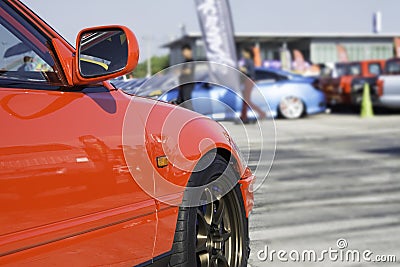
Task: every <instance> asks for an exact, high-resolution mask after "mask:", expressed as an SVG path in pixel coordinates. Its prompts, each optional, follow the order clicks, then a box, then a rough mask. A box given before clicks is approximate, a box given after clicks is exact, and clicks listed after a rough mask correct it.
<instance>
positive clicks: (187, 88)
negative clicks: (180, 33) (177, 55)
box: [178, 44, 195, 110]
mask: <svg viewBox="0 0 400 267" xmlns="http://www.w3.org/2000/svg"><path fill="white" fill-rule="evenodd" d="M181 52H182V56H183V57H184V59H185V61H184V63H185V64H183V65H182V69H181V74H180V76H179V84H180V87H179V93H178V104H179V105H181V106H182V107H184V108H187V109H190V110H193V104H192V101H191V99H192V92H193V89H194V85H195V84H194V83H193V81H194V63H193V52H192V48H191V47H190V45H188V44H185V45H183V46H182V48H181Z"/></svg>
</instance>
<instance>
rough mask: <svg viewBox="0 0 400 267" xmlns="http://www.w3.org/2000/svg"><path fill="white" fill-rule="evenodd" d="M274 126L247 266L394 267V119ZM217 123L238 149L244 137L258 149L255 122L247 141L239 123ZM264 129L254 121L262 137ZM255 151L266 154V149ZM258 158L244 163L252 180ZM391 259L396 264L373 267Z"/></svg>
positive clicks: (397, 161)
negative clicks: (273, 142)
mask: <svg viewBox="0 0 400 267" xmlns="http://www.w3.org/2000/svg"><path fill="white" fill-rule="evenodd" d="M275 123H276V137H277V143H276V145H277V149H276V156H275V160H274V162H273V164H272V169H271V171H270V173H269V175H268V177H267V179H266V181H265V182H264V183H263V185H262V186H261V187H260V188H259V189H258V190H257V191H256V192H255V207H254V210H253V212H252V214H251V219H250V238H251V249H252V252H251V255H250V260H249V266H399V264H400V115H399V114H397V115H396V114H395V115H390V114H383V115H379V116H375V117H374V118H369V119H361V118H359V117H358V116H357V115H355V114H344V115H341V114H321V115H316V116H310V117H307V118H304V119H300V120H294V121H289V120H276V121H275ZM224 125H225V126H226V127H227V128H228V129H229V131H230V132H231V134H232V135H233V136H234V138H235V140H236V142H237V143H238V145H239V147H247V145H248V144H247V143H246V141H247V140H249V142H250V147H252V148H257V147H260V145H261V143H262V139H261V137H260V136H259V135H258V134H253V132H254V133H256V132H257V131H258V127H257V125H246V130H247V132H248V133H249V136H250V138H247V137H246V136H245V135H244V134H243V128H241V126H239V125H234V124H232V123H224ZM271 125H272V124H271V123H270V122H262V123H261V127H262V128H263V127H264V128H265V130H266V131H268V132H271V131H272V130H271ZM263 149H265V150H266V151H265V152H267V153H268V154H271V151H270V149H271V144H268V145H267V146H265V147H264V148H263ZM267 150H268V151H267ZM261 152H262V151H261ZM259 153H260V151H259V150H257V149H252V150H251V154H250V161H249V165H250V167H251V168H252V169H253V170H254V169H255V168H256V167H257V166H258V167H259V169H258V170H257V172H258V177H260V174H261V176H262V175H266V174H267V172H268V170H269V166H270V164H269V162H268V160H265V161H264V162H263V161H262V162H260V163H257V161H256V160H255V159H256V158H257V156H258V155H259ZM338 240H339V241H338ZM338 242H339V244H338ZM267 250H268V252H267ZM273 250H274V251H276V253H275V254H272V257H273V259H271V255H270V253H271V251H273ZM280 250H282V251H283V252H281V253H282V254H281V257H280V259H278V257H277V254H278V252H279V251H280ZM309 250H312V251H315V253H316V255H317V260H316V261H317V262H315V259H314V258H313V256H310V257H311V260H310V259H309V258H308V257H309V255H308V254H307V253H308V252H304V251H309ZM324 250H327V251H329V252H327V253H325V254H324ZM335 250H337V253H336V254H335V253H334V251H335ZM349 250H351V251H356V252H357V253H358V255H361V258H360V261H357V256H354V257H353V256H351V255H350V254H347V252H348V251H349ZM265 252H267V253H265ZM285 252H286V254H285ZM304 253H305V254H304ZM310 253H311V252H310ZM329 253H331V254H329ZM363 253H365V254H366V255H363ZM289 254H290V256H289ZM266 255H268V257H267V258H266ZM303 255H304V257H303ZM335 255H336V256H335ZM343 255H345V256H343ZM346 255H350V256H346ZM364 256H365V257H364ZM380 256H383V257H380ZM385 256H387V257H385ZM392 256H395V257H396V261H397V262H396V263H378V262H377V261H378V260H387V261H390V260H392V259H393V257H392ZM346 258H349V260H347V259H346ZM285 260H287V261H286V262H285ZM368 261H369V262H368Z"/></svg>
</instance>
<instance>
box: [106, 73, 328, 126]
mask: <svg viewBox="0 0 400 267" xmlns="http://www.w3.org/2000/svg"><path fill="white" fill-rule="evenodd" d="M196 75H198V77H199V78H197V79H196V80H199V81H207V80H208V79H207V75H208V73H204V72H201V73H196ZM314 82H315V78H311V77H304V76H301V75H297V74H293V73H289V72H285V71H281V70H277V69H272V68H257V69H256V84H257V87H258V88H259V90H256V89H255V90H253V92H252V96H251V99H252V101H253V102H254V103H256V104H257V105H258V106H260V107H261V108H262V109H264V110H265V112H266V113H268V115H269V117H277V116H278V115H280V116H282V117H284V118H287V119H297V118H300V117H301V116H304V115H311V114H316V113H320V112H324V111H325V109H326V102H325V96H324V94H323V93H322V92H321V91H319V90H317V89H316V88H315V86H314ZM164 83H168V84H170V86H169V87H168V86H163V88H164V90H160V89H159V88H160V86H158V85H157V84H154V83H153V82H150V85H147V84H146V81H144V82H143V81H142V82H140V83H138V82H137V81H132V82H124V81H115V82H114V85H115V86H116V87H118V88H122V89H123V90H126V91H127V92H129V93H134V94H136V95H139V96H144V97H151V98H155V99H159V100H162V101H165V102H171V103H174V102H176V100H177V98H178V88H177V87H176V86H177V81H176V77H174V76H173V75H170V76H168V77H165V81H164ZM138 84H139V86H141V87H140V90H138V87H139V86H137V85H138ZM192 98H193V108H194V111H196V112H199V113H201V114H203V115H206V116H208V117H210V118H212V119H214V120H235V119H237V118H238V117H239V115H240V111H241V108H242V100H241V97H240V94H238V93H236V92H235V91H233V90H230V89H228V88H226V87H222V86H216V85H210V84H209V83H207V82H199V83H197V84H196V85H195V89H194V90H193V94H192ZM268 105H269V107H268ZM248 116H249V118H252V119H255V114H254V113H253V112H252V111H249V114H248Z"/></svg>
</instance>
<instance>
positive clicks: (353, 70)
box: [349, 64, 361, 76]
mask: <svg viewBox="0 0 400 267" xmlns="http://www.w3.org/2000/svg"><path fill="white" fill-rule="evenodd" d="M349 70H350V72H349V74H350V75H354V76H358V75H361V65H360V64H352V65H350V69H349Z"/></svg>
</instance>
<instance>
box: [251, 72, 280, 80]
mask: <svg viewBox="0 0 400 267" xmlns="http://www.w3.org/2000/svg"><path fill="white" fill-rule="evenodd" d="M277 80H279V77H278V75H276V74H274V73H272V72H269V71H259V70H258V71H256V81H271V82H274V81H277Z"/></svg>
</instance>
